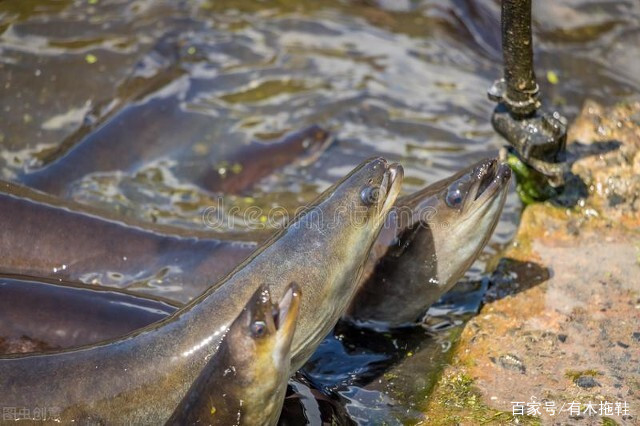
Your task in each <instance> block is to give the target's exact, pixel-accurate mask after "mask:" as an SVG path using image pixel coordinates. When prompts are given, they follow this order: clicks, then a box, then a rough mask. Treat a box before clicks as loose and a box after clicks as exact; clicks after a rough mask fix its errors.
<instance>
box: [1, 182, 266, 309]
mask: <svg viewBox="0 0 640 426" xmlns="http://www.w3.org/2000/svg"><path fill="white" fill-rule="evenodd" d="M0 206H1V208H0V270H1V271H2V273H5V274H15V275H27V276H38V277H48V278H51V279H56V280H63V281H79V282H83V283H87V284H101V285H105V286H111V287H118V288H125V287H128V288H131V289H134V288H135V289H136V290H137V291H138V292H140V293H145V294H152V295H160V296H163V297H167V298H170V299H172V300H175V301H178V302H181V303H185V302H188V301H189V300H191V299H193V298H194V297H196V296H198V295H200V294H201V293H202V292H204V291H205V290H206V289H207V288H208V287H209V286H210V285H211V284H212V283H214V282H217V281H219V280H220V279H222V278H223V277H224V276H225V275H227V274H228V273H229V272H231V271H232V270H233V268H235V267H236V266H237V265H238V264H240V263H241V262H242V261H243V260H245V259H246V258H247V257H248V256H249V255H250V254H251V253H252V252H253V251H254V250H255V249H256V246H257V244H256V243H255V242H254V241H242V239H241V237H242V236H241V235H224V234H222V233H220V234H217V233H213V232H211V231H209V232H206V231H198V230H186V229H182V228H179V227H169V226H161V225H154V224H150V223H142V222H139V221H135V220H133V219H129V218H124V217H120V216H116V215H109V213H107V212H104V211H100V210H98V209H94V208H91V207H90V206H86V205H82V204H79V203H74V202H72V201H67V200H62V199H59V198H57V197H52V196H50V195H48V194H44V193H40V192H38V191H33V190H31V189H29V188H25V187H22V186H19V185H16V184H13V183H10V182H0ZM252 236H253V237H255V236H256V234H254V235H252ZM258 237H259V235H258Z"/></svg>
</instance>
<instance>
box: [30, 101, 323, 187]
mask: <svg viewBox="0 0 640 426" xmlns="http://www.w3.org/2000/svg"><path fill="white" fill-rule="evenodd" d="M167 102H169V100H167V99H158V100H155V101H153V103H154V106H153V107H152V108H150V107H149V105H146V104H145V105H142V106H130V107H127V108H125V109H124V113H126V112H127V111H128V110H129V109H133V112H129V114H130V115H127V114H124V113H123V115H124V117H120V116H115V117H114V118H112V119H111V121H109V122H107V123H106V124H105V125H104V126H103V127H101V128H100V129H98V130H97V131H96V132H93V133H91V134H89V135H88V136H86V138H85V139H83V140H82V141H80V142H79V143H78V144H77V145H76V146H74V147H72V148H71V149H70V150H69V151H68V152H64V153H61V154H60V157H58V158H56V159H55V160H53V161H52V162H51V163H50V164H47V165H45V166H44V167H42V168H41V169H38V170H35V171H33V172H30V173H26V174H23V175H21V176H20V177H19V181H20V182H21V183H23V184H24V185H26V186H29V187H31V188H35V189H38V190H41V191H44V192H47V193H50V194H54V195H58V196H64V195H65V194H66V191H67V189H68V185H69V184H71V183H72V182H74V181H76V180H78V179H81V178H82V177H84V176H85V175H88V174H90V173H97V172H112V171H127V172H133V171H135V170H136V169H137V168H138V167H140V166H141V165H143V164H145V163H148V162H149V161H153V160H155V159H158V158H161V156H162V155H166V154H167V153H168V152H170V151H169V150H170V149H171V147H172V146H174V145H175V141H176V140H182V139H181V138H182V137H184V133H190V134H191V133H193V132H194V130H193V129H191V128H189V126H188V122H185V121H179V120H178V121H172V120H166V119H165V120H163V119H161V118H158V117H148V116H147V115H148V114H153V113H156V111H159V112H162V111H163V108H164V107H163V105H162V104H163V103H167ZM155 103H160V104H161V105H158V106H155ZM166 108H177V109H178V110H179V109H180V108H178V107H177V106H174V105H173V103H171V102H170V105H169V106H166ZM137 109H142V111H141V112H137ZM181 114H185V113H184V112H182V113H181ZM193 115H194V114H189V115H188V117H191V116H193ZM188 117H187V118H188ZM201 120H203V121H204V122H205V123H207V122H208V121H209V118H208V117H206V116H203V117H202V119H201ZM129 121H131V123H129ZM140 121H142V122H143V123H147V122H151V123H153V125H150V126H148V127H149V131H148V132H145V133H144V135H143V136H141V137H143V138H144V140H136V143H131V136H130V135H126V134H124V133H125V129H130V128H131V127H132V126H136V123H139V122H140ZM176 123H180V126H183V127H184V125H187V128H186V129H185V130H184V132H183V133H182V134H181V133H179V132H177V131H176V129H175V128H166V127H167V126H173V127H175V125H176ZM167 135H171V136H172V137H169V138H168V136H167ZM167 138H168V141H165V143H164V144H162V143H159V141H161V140H165V139H167ZM332 140H333V139H332V137H331V135H330V133H329V132H328V131H326V130H324V129H322V128H321V127H319V126H316V125H312V126H309V127H307V128H305V129H302V130H300V131H297V132H291V133H289V134H287V135H285V136H284V137H283V138H282V139H280V140H274V141H251V142H250V143H247V144H234V145H232V146H227V145H229V144H227V145H225V144H218V145H215V144H211V149H215V150H216V152H215V153H209V154H208V157H210V158H212V159H215V163H216V164H217V165H218V167H214V168H212V167H211V162H210V161H204V160H203V161H202V163H203V164H204V165H206V166H207V167H205V168H199V167H196V164H195V163H194V161H193V160H185V161H186V162H188V163H189V167H186V168H185V173H188V174H189V176H188V181H189V182H192V183H194V184H196V185H199V186H201V187H203V188H204V189H207V190H209V191H213V192H223V193H227V194H230V193H241V192H243V191H244V190H246V189H247V188H249V187H250V186H252V185H253V184H255V183H256V182H257V181H259V180H260V179H261V178H263V177H265V176H268V175H269V174H271V173H273V172H274V171H275V170H277V169H280V168H282V167H284V166H286V165H289V164H296V163H298V164H307V163H309V162H311V161H313V159H314V158H316V157H317V156H319V155H320V154H321V153H322V152H323V151H324V150H326V148H327V147H328V146H329V145H330V144H331V142H332ZM167 144H168V146H163V145H167ZM155 145H159V146H155ZM185 161H180V160H179V161H178V166H180V165H181V164H182V163H183V162H185ZM223 166H224V167H223ZM201 169H202V170H201ZM223 169H224V172H221V170H223Z"/></svg>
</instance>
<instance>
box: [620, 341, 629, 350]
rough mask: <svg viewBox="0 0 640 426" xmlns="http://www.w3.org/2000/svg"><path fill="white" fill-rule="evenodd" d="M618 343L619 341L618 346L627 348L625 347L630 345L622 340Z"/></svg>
mask: <svg viewBox="0 0 640 426" xmlns="http://www.w3.org/2000/svg"><path fill="white" fill-rule="evenodd" d="M617 343H618V346H620V347H621V348H625V349H627V348H628V347H629V345H627V344H626V343H624V342H620V341H618V342H617Z"/></svg>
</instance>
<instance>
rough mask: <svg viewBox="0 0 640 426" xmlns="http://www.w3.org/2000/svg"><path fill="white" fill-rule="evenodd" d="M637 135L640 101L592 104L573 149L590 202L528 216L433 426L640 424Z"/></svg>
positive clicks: (455, 362)
mask: <svg viewBox="0 0 640 426" xmlns="http://www.w3.org/2000/svg"><path fill="white" fill-rule="evenodd" d="M639 135H640V102H632V101H629V102H624V103H621V104H619V105H618V106H616V107H614V108H604V107H602V106H600V105H598V104H595V103H593V102H587V103H586V104H585V107H584V109H583V112H582V114H581V115H580V116H579V118H578V119H577V120H576V122H575V124H574V126H573V128H572V129H571V131H570V136H569V137H570V139H569V140H570V145H569V149H570V151H572V152H574V153H576V152H578V153H581V155H580V158H579V159H576V158H577V154H576V157H574V158H573V160H572V161H574V162H573V165H572V171H573V173H575V175H576V176H575V178H576V179H580V180H582V181H583V182H584V184H585V186H586V188H587V189H588V192H589V196H588V197H586V198H584V199H581V200H579V201H578V203H577V205H576V206H575V207H573V208H564V207H560V206H558V205H557V204H558V203H554V202H547V203H544V204H534V205H531V206H529V207H527V208H526V209H525V211H524V213H523V216H522V220H521V224H520V228H519V230H518V233H517V235H516V238H515V239H514V242H513V243H512V244H511V245H510V246H509V247H508V248H507V249H506V251H505V252H504V253H503V254H502V255H501V257H502V259H501V260H500V261H499V262H498V265H497V269H496V272H494V274H493V275H492V277H491V279H490V281H491V287H490V289H489V291H488V293H487V296H486V298H485V301H486V304H485V305H484V307H483V308H482V309H481V311H480V313H479V314H478V315H477V316H475V317H474V318H473V319H471V320H470V321H469V322H468V323H467V324H466V326H465V328H464V330H463V332H462V334H461V337H460V341H459V343H458V345H457V346H456V348H455V351H454V354H453V357H452V361H451V364H450V365H449V366H447V367H446V368H445V370H444V373H443V375H442V376H441V377H440V379H439V381H438V384H437V385H436V389H435V391H434V393H433V394H432V395H431V396H430V397H429V398H428V402H427V403H426V404H425V406H424V412H425V413H426V418H425V424H515V423H517V424H576V425H599V424H625V425H637V424H640V339H639V338H638V336H640V334H639V332H640V227H639V226H638V224H639V219H640V214H639V213H638V202H639V200H640V197H639V194H640V185H638V164H639V163H640V155H639V154H638V149H639V148H640V138H639ZM604 142H606V143H613V144H615V149H607V150H605V151H603V152H599V153H594V152H593V151H589V149H591V150H593V149H600V147H601V146H602V143H604ZM585 152H589V155H582V154H584V153H585ZM521 412H522V413H523V415H521V414H520V413H521ZM527 414H529V415H527Z"/></svg>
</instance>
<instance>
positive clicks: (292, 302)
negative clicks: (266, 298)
mask: <svg viewBox="0 0 640 426" xmlns="http://www.w3.org/2000/svg"><path fill="white" fill-rule="evenodd" d="M300 294H301V292H300V287H299V286H298V285H297V284H296V283H291V284H289V287H288V288H287V290H286V291H285V293H284V295H283V296H282V299H280V303H279V304H278V308H277V309H275V310H274V313H273V323H274V324H275V326H276V329H277V330H278V333H279V334H280V333H283V334H284V335H285V336H288V337H289V338H290V337H292V336H293V333H294V331H295V327H296V323H297V319H298V313H299V312H300Z"/></svg>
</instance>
